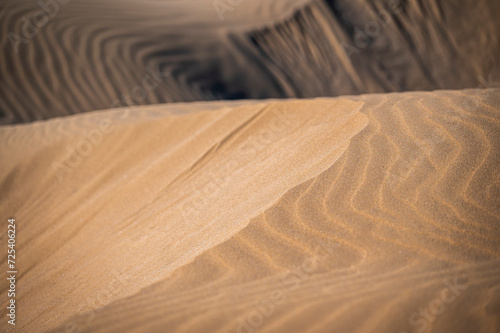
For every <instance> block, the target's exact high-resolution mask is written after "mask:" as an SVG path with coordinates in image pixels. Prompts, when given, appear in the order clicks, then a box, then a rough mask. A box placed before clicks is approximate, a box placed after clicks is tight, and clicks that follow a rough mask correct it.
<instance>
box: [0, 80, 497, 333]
mask: <svg viewBox="0 0 500 333" xmlns="http://www.w3.org/2000/svg"><path fill="white" fill-rule="evenodd" d="M208 105H210V104H208ZM499 106H500V91H499V90H498V89H496V90H495V89H489V90H464V91H436V92H432V93H424V92H418V93H401V94H387V95H365V96H358V97H352V96H351V97H342V98H333V99H332V98H330V99H314V100H289V101H262V102H258V101H247V102H245V103H218V104H216V105H213V106H212V107H209V106H207V104H203V103H202V104H198V105H196V104H195V105H193V106H190V105H189V104H166V105H157V106H147V107H141V108H135V109H134V110H132V111H133V112H132V111H130V110H127V109H116V110H109V111H102V112H92V113H88V114H85V115H77V116H70V117H65V118H58V119H52V120H49V121H44V122H36V123H33V124H29V125H16V126H4V127H1V128H0V137H1V138H2V141H3V142H5V144H4V145H2V147H0V155H1V156H8V157H9V163H5V164H4V163H2V164H1V166H0V176H1V179H0V184H1V185H0V190H1V192H2V194H3V199H2V207H1V208H0V212H1V214H2V216H6V215H9V216H10V215H13V216H16V220H17V221H18V222H17V223H18V234H19V235H22V237H19V238H18V242H19V243H18V249H19V253H22V265H23V269H22V271H21V273H20V274H19V280H18V289H19V296H18V297H17V299H18V302H19V308H20V309H23V312H22V316H21V315H20V316H19V319H18V326H16V328H17V329H18V330H19V331H22V332H38V331H46V330H49V331H54V332H64V331H67V332H71V331H84V332H96V331H97V332H100V331H103V332H123V331H127V332H135V331H137V332H144V331H148V332H165V331H168V332H253V331H255V332H257V331H258V332H346V331H352V332H387V331H395V332H413V331H417V330H419V329H421V328H424V327H425V332H431V331H432V332H442V331H454V332H496V331H498V330H499V329H500V328H499V327H500V323H499V322H498V312H497V310H498V306H499V304H498V301H499V295H498V292H499V290H500V289H499V288H500V274H499V273H500V261H499V260H500V245H499V244H500V243H499V240H500V224H499V223H500V206H499V202H500V173H499V170H498V165H499V163H500V137H499V136H498V133H499V127H500V113H499V110H500V108H499ZM187 110H189V111H187ZM4 222H5V221H2V222H1V223H2V224H3V223H4ZM2 265H4V259H3V258H2ZM5 292H6V289H5V288H4V286H3V285H2V290H1V293H2V306H4V305H5V304H4V303H3V302H4V301H3V300H4V299H6V298H4V295H5ZM422 311H424V312H422ZM3 324H4V322H2V325H3ZM422 331H423V330H422Z"/></svg>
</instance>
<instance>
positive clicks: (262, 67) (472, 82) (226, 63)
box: [0, 0, 500, 124]
mask: <svg viewBox="0 0 500 333" xmlns="http://www.w3.org/2000/svg"><path fill="white" fill-rule="evenodd" d="M213 2H214V1H212V0H206V1H200V0H197V1H140V2H138V1H131V0H122V1H114V0H105V1H102V0H86V1H84V2H83V1H79V0H40V1H31V0H29V1H28V0H2V1H1V2H0V7H1V9H2V10H1V11H0V22H1V24H0V35H1V36H2V39H1V40H0V73H1V75H0V124H10V123H20V122H31V121H34V120H39V119H47V118H53V117H58V116H65V115H69V114H76V113H81V112H87V111H93V110H102V109H108V108H116V107H119V106H134V105H144V104H157V103H170V102H188V101H203V100H221V99H225V100H227V99H266V98H297V97H304V98H311V97H322V96H339V95H345V94H361V93H379V92H394V91H408V90H434V89H463V88H477V87H481V88H483V87H485V86H492V85H495V86H498V85H500V83H499V81H500V64H499V57H498V54H499V52H500V40H499V36H498V31H500V21H499V20H498V19H497V17H498V16H499V15H500V2H498V1H489V0H478V1H476V0H466V1H462V0H453V1H442V0H422V1H405V0H360V1H351V0H335V1H329V0H310V1H307V0H300V1H299V0H273V1H268V0H245V1H241V2H238V1H233V2H231V3H233V4H238V3H239V5H237V6H236V5H234V6H233V7H232V10H228V11H227V12H225V14H224V20H223V21H221V20H220V19H219V16H218V13H217V11H216V10H215V8H214V5H213ZM40 3H41V4H42V5H40ZM40 13H41V15H40ZM44 13H50V15H49V14H47V15H45V16H44ZM44 17H45V19H44ZM457 68H460V70H457Z"/></svg>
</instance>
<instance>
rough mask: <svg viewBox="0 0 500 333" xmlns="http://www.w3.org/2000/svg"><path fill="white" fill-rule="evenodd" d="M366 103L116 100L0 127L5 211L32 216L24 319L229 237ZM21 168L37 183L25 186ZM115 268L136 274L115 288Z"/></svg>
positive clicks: (72, 304)
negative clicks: (121, 106) (177, 107)
mask: <svg viewBox="0 0 500 333" xmlns="http://www.w3.org/2000/svg"><path fill="white" fill-rule="evenodd" d="M362 105H363V102H361V101H351V100H347V99H335V100H326V99H325V100H311V101H298V100H297V101H286V102H269V103H256V104H252V105H247V106H239V107H235V108H229V107H226V108H222V109H219V110H213V111H199V112H196V113H191V114H186V115H171V114H170V115H169V114H168V113H167V114H166V115H164V116H163V117H160V116H159V114H160V113H161V110H162V107H165V108H167V109H168V107H166V106H157V107H156V110H154V111H151V112H150V114H151V116H150V119H149V120H148V118H147V116H144V115H143V116H142V117H141V118H140V120H137V121H136V122H134V121H132V120H130V119H128V117H129V116H128V115H129V114H128V113H126V112H125V113H124V112H122V111H120V110H118V111H105V112H100V113H93V114H89V115H85V116H79V117H70V118H62V119H54V120H51V121H46V122H40V123H35V124H32V125H27V126H13V127H3V128H1V129H0V136H1V137H2V139H3V140H4V142H7V144H6V145H4V146H3V147H2V148H0V154H1V155H2V156H10V161H9V164H8V165H2V167H1V170H0V171H1V172H0V174H2V175H3V176H5V178H3V179H2V184H3V185H2V188H1V190H2V193H5V194H6V196H5V198H6V200H5V205H4V206H3V207H2V213H4V214H14V216H16V219H17V220H18V221H22V223H21V222H18V223H19V233H20V234H22V235H23V238H20V239H19V244H18V246H19V249H20V250H22V251H23V253H24V255H25V259H24V260H23V265H24V267H25V268H24V270H23V272H22V273H21V275H20V279H19V281H18V286H19V290H20V296H19V297H18V300H19V304H20V305H19V306H20V307H22V308H26V309H30V311H29V312H27V313H26V314H25V315H24V316H23V317H22V318H20V320H19V324H18V327H21V328H22V329H26V330H32V329H35V328H38V329H48V328H50V327H51V326H52V327H53V326H54V325H56V324H60V323H61V321H62V320H65V319H67V318H68V317H69V316H70V315H73V314H74V313H76V312H79V311H83V310H90V309H94V308H96V307H100V306H103V305H105V304H107V303H108V302H110V301H111V300H113V299H117V298H122V297H124V296H128V295H131V294H133V293H137V292H138V291H139V290H140V289H141V288H143V287H145V286H147V285H150V284H151V283H152V282H153V281H158V280H160V279H162V278H165V277H167V276H168V275H169V273H170V272H171V271H172V270H174V269H176V268H178V267H180V266H181V265H183V264H186V263H187V262H189V261H191V260H192V259H193V258H194V257H196V256H197V255H199V254H200V253H202V252H203V251H206V250H207V249H209V248H210V247H213V246H214V245H216V244H219V243H220V242H222V241H224V240H225V239H228V238H229V237H231V235H233V234H234V233H235V232H237V231H238V230H240V229H241V228H243V227H244V226H245V225H246V224H247V223H248V221H249V220H250V219H251V218H252V217H254V216H256V215H258V214H260V213H262V212H263V211H264V210H265V209H267V208H268V207H269V206H270V205H272V204H273V203H274V202H275V201H276V200H278V199H279V198H280V197H281V196H282V195H283V194H284V193H285V192H286V191H288V190H289V189H290V188H293V187H294V186H295V185H297V184H300V183H302V182H304V181H306V180H308V179H310V178H312V177H315V176H317V175H318V174H319V173H321V172H323V171H324V170H325V169H326V168H328V167H329V166H330V165H332V164H333V163H334V162H335V161H336V160H337V159H338V158H339V157H340V156H341V155H342V153H343V152H344V151H345V149H346V148H347V146H348V145H349V140H350V138H351V137H352V136H354V135H356V134H357V133H359V131H361V130H362V129H363V128H364V127H365V126H366V125H367V117H366V116H365V115H363V114H361V113H360V112H359V111H358V110H359V109H360V107H361V106H362ZM132 113H133V111H130V117H133V115H132ZM76 118H78V119H76ZM122 118H125V119H122ZM77 124H78V125H77ZM82 124H83V125H82ZM19 179H22V180H23V181H29V182H30V184H37V185H34V186H32V187H30V188H29V190H28V189H27V188H26V189H22V188H16V187H15V186H14V185H13V184H15V183H16V181H17V180H19ZM12 182H13V183H12ZM145 189H147V192H145ZM20 198H23V200H20ZM42 218H43V220H41V219H42ZM138 255H139V256H140V258H141V259H140V260H139V261H137V259H138ZM68 256H70V257H71V258H72V259H71V260H69V261H68V260H64V259H65V258H67V257H68ZM116 258H120V260H116ZM62 274H64V275H62ZM54 280H58V281H61V283H58V284H53V283H52V282H50V281H54ZM118 280H120V281H122V280H126V281H127V283H126V286H125V287H122V288H119V289H116V290H115V289H113V290H114V291H113V292H112V293H111V295H109V294H110V290H109V288H110V284H106V283H103V281H114V282H116V281H118ZM63 281H71V283H64V282H63ZM75 283H76V285H78V286H79V287H78V288H77V289H74V286H75ZM48 294H50V295H54V296H56V295H60V296H63V295H64V299H65V301H64V302H59V301H58V300H59V299H60V298H59V297H52V298H50V299H47V297H46V295H48ZM54 312H56V313H58V316H52V315H51V314H53V313H54ZM47 316H50V318H51V319H48V317H47Z"/></svg>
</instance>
